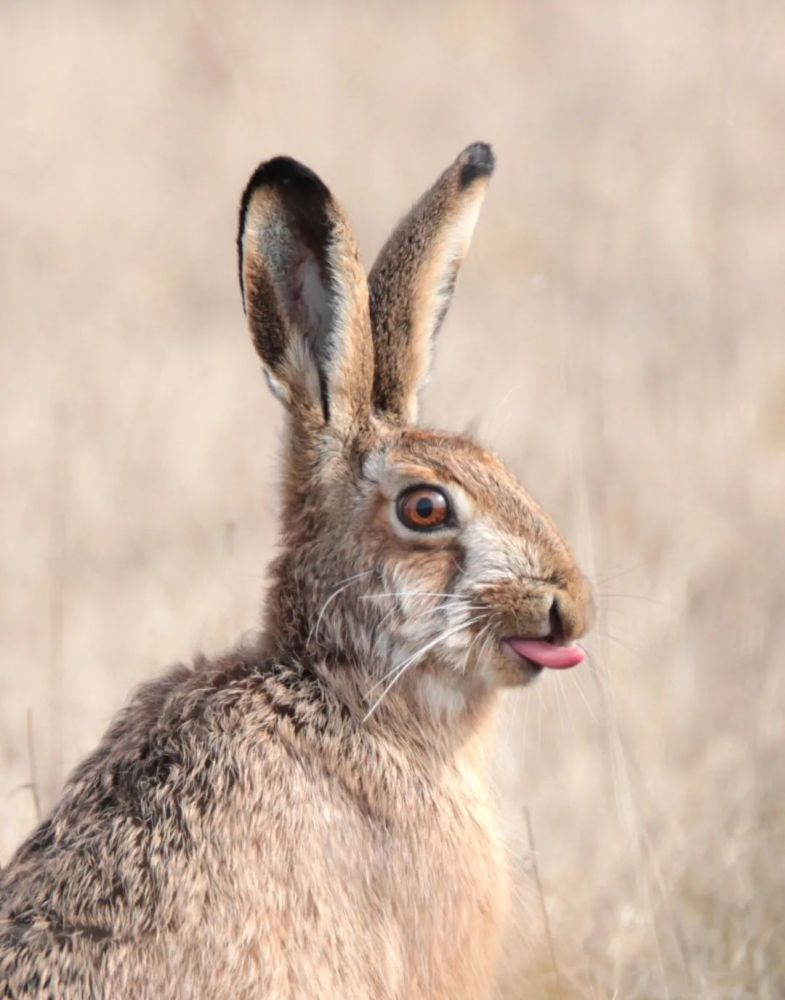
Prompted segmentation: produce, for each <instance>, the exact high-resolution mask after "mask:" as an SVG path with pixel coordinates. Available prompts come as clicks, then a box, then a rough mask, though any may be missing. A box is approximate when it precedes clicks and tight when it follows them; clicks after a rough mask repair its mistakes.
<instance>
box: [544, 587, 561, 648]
mask: <svg viewBox="0 0 785 1000" xmlns="http://www.w3.org/2000/svg"><path fill="white" fill-rule="evenodd" d="M548 621H549V623H550V626H551V630H550V632H549V633H548V638H549V639H550V640H551V641H552V642H564V620H563V619H562V613H561V607H560V606H559V598H558V596H556V597H554V598H553V600H552V601H551V607H550V610H549V611H548Z"/></svg>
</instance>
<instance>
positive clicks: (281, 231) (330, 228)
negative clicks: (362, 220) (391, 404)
mask: <svg viewBox="0 0 785 1000" xmlns="http://www.w3.org/2000/svg"><path fill="white" fill-rule="evenodd" d="M237 250H238V255H239V269H240V289H241V291H242V296H243V308H244V309H245V313H246V316H247V317H248V324H249V326H250V329H251V335H252V337H253V341H254V344H255V346H256V350H257V351H258V352H259V355H260V357H261V359H262V361H263V363H264V367H265V372H266V374H267V377H268V380H269V382H270V385H271V387H272V389H273V391H274V392H275V394H276V395H277V396H278V397H279V398H280V399H281V400H282V401H283V402H284V403H285V404H286V406H287V407H289V409H291V410H294V411H299V412H305V413H309V414H311V415H313V416H317V417H318V418H319V419H321V420H323V421H324V422H325V423H330V424H331V425H333V426H337V427H340V426H342V425H343V426H345V427H346V428H347V429H348V428H349V427H350V426H351V423H352V422H353V421H355V420H356V419H357V418H358V417H359V416H361V415H365V414H367V413H369V412H370V395H371V386H372V380H373V347H372V342H371V332H370V316H369V309H368V287H367V284H366V279H365V274H364V272H363V270H362V267H361V265H360V263H359V260H358V257H357V249H356V246H355V243H354V238H353V236H352V233H351V230H350V228H349V225H348V223H347V222H346V219H345V218H344V215H343V213H342V211H341V210H340V208H339V207H338V205H337V204H336V202H335V201H334V200H333V198H332V196H331V194H330V192H329V191H328V190H327V188H326V187H325V185H324V184H323V183H322V181H321V180H320V179H319V178H318V177H317V176H316V174H315V173H313V171H311V170H309V169H308V168H307V167H305V166H303V165H302V164H301V163H298V162H297V161H296V160H292V159H290V158H289V157H286V156H279V157H276V158H275V159H273V160H268V161H267V162H266V163H263V164H261V166H260V167H258V169H257V170H256V171H255V173H254V174H253V176H252V177H251V179H250V181H249V182H248V186H247V187H246V189H245V192H244V193H243V197H242V201H241V204H240V226H239V233H238V237H237Z"/></svg>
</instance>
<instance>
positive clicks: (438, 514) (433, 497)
mask: <svg viewBox="0 0 785 1000" xmlns="http://www.w3.org/2000/svg"><path fill="white" fill-rule="evenodd" d="M398 517H399V519H400V521H401V523H402V524H404V525H406V527H407V528H411V529H413V530H414V531H432V530H433V529H434V528H443V527H444V526H445V525H446V524H447V523H448V522H449V520H450V505H449V503H448V502H447V497H446V496H445V495H444V493H442V491H441V490H437V489H434V488H433V487H430V486H415V487H414V488H413V489H409V490H406V491H405V492H403V493H402V494H401V495H400V496H399V497H398Z"/></svg>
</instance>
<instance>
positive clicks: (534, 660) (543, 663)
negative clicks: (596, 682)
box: [505, 636, 584, 670]
mask: <svg viewBox="0 0 785 1000" xmlns="http://www.w3.org/2000/svg"><path fill="white" fill-rule="evenodd" d="M505 644H506V645H507V646H508V647H509V648H510V649H511V650H512V651H513V652H514V653H515V655H516V656H518V657H520V659H522V660H525V661H526V662H527V663H529V664H532V665H534V666H535V667H547V668H548V669H549V670H566V669H567V668H568V667H577V666H578V664H579V663H582V662H583V660H584V652H583V650H582V649H581V648H580V646H561V645H559V644H558V643H556V642H552V641H550V640H548V639H521V638H520V637H519V636H511V637H510V638H509V639H505Z"/></svg>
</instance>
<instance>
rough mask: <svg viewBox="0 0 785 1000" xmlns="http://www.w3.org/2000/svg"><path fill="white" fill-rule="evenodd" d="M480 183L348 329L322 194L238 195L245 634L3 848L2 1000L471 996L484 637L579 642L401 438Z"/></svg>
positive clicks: (354, 266)
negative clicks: (254, 539) (264, 570)
mask: <svg viewBox="0 0 785 1000" xmlns="http://www.w3.org/2000/svg"><path fill="white" fill-rule="evenodd" d="M492 167H493V159H492V156H491V154H490V150H489V149H488V147H484V146H482V145H481V144H475V146H472V147H469V149H468V150H466V151H464V153H463V154H461V156H460V157H459V158H458V160H456V162H455V164H453V166H452V167H451V168H449V169H448V171H446V172H445V174H443V175H442V177H441V178H440V179H439V181H437V185H436V186H435V188H434V189H432V191H431V192H430V193H429V195H428V196H426V198H425V199H424V200H421V202H420V203H418V205H417V206H415V209H414V210H413V212H412V213H411V214H410V215H409V216H408V217H407V218H406V219H404V221H403V222H402V223H401V226H399V228H398V230H397V231H396V236H395V238H394V239H393V241H392V243H391V244H389V245H388V248H387V249H386V250H385V251H384V252H383V256H382V259H381V261H380V262H378V263H377V265H376V267H375V269H374V273H375V274H377V275H379V274H382V275H386V278H385V280H384V282H382V283H381V284H374V280H373V278H372V280H371V285H372V289H375V290H372V295H373V296H375V305H374V315H375V318H374V320H373V321H372V320H371V316H370V313H369V307H368V294H367V290H366V286H365V282H364V278H361V277H358V267H359V264H358V262H357V257H356V251H355V249H354V244H353V241H352V238H351V234H350V232H349V231H348V228H347V224H346V221H345V219H344V217H343V215H342V213H341V212H340V210H339V209H338V207H337V206H336V205H335V203H334V202H333V200H332V197H331V196H330V194H329V192H328V191H327V189H326V188H325V187H324V185H322V184H321V182H320V181H319V180H318V178H315V176H314V175H312V174H311V173H310V171H307V170H306V169H305V168H303V167H301V166H300V165H299V164H295V163H294V162H293V161H288V160H283V159H279V160H276V161H271V163H270V164H266V165H263V166H262V167H261V168H260V169H259V170H258V171H257V172H256V174H255V175H254V178H253V179H252V183H251V185H250V186H249V189H248V191H247V192H246V196H245V197H244V199H243V210H242V213H241V232H240V240H239V244H240V253H241V258H240V266H241V274H242V276H243V292H244V304H245V307H246V311H247V314H248V317H249V323H250V325H251V330H252V334H253V338H254V342H255V344H256V346H257V349H258V351H259V354H260V356H261V358H262V361H263V363H264V365H265V369H266V371H267V372H268V375H269V376H270V378H271V380H272V382H273V385H274V386H275V390H276V394H277V395H278V397H279V398H280V399H281V400H282V401H283V402H284V404H285V405H286V407H287V411H288V417H287V425H286V432H285V434H286V438H285V448H284V477H283V503H282V535H281V551H280V555H279V557H278V559H277V560H276V562H275V563H274V565H273V567H272V569H271V583H270V590H269V595H268V600H267V605H266V609H265V624H264V630H263V632H262V634H261V635H260V636H259V638H258V639H257V640H255V641H254V642H253V643H251V644H250V645H248V646H246V647H244V648H239V649H237V650H235V651H234V652H232V653H230V654H229V655H227V656H226V657H223V658H221V659H218V660H216V661H214V662H208V661H205V660H198V661H197V662H196V663H195V664H194V665H193V667H190V668H187V667H177V668H176V669H174V670H173V671H171V672H170V673H169V674H168V675H166V676H165V677H164V678H163V679H161V680H158V681H154V682H152V683H149V684H147V685H145V686H144V687H143V688H141V690H140V691H139V692H138V693H137V694H136V696H135V698H134V699H133V701H132V702H131V703H130V705H129V706H128V707H127V708H126V709H125V710H124V711H123V712H122V713H121V714H120V715H119V716H118V718H117V719H116V720H115V722H114V723H113V724H112V726H111V727H110V729H109V731H108V732H107V734H106V736H105V737H104V740H103V741H102V743H101V745H100V746H99V747H98V749H97V750H96V751H95V752H94V753H93V754H92V755H91V756H90V757H89V758H88V759H87V760H86V761H84V762H83V763H82V764H81V765H80V767H79V768H78V769H77V770H76V772H75V773H74V774H73V775H72V776H71V778H70V779H69V781H68V784H67V786H66V789H65V792H64V794H63V797H62V799H61V800H60V802H59V803H58V804H57V806H56V807H55V809H54V811H53V813H52V815H51V816H50V817H49V818H48V819H47V820H46V821H45V822H44V823H43V824H42V825H41V826H40V827H39V829H38V830H36V831H35V832H34V833H33V835H32V836H31V837H30V838H29V839H28V840H27V841H26V842H25V843H24V844H23V845H22V846H21V848H20V849H19V851H18V852H17V854H16V856H15V857H14V858H13V860H12V861H11V863H10V865H9V866H8V868H7V869H6V871H5V872H4V873H3V874H2V884H1V888H2V897H1V898H2V902H1V903H0V918H2V921H3V922H2V924H0V983H5V984H6V985H7V989H8V992H9V993H10V995H11V996H14V997H34V996H41V995H43V996H54V997H58V998H62V1000H75V998H87V997H141V998H146V997H150V998H153V997H155V998H159V997H205V998H207V997H220V998H232V1000H241V998H246V997H247V998H250V997H267V998H284V1000H285V998H292V1000H295V998H297V1000H304V998H311V997H329V998H336V1000H337V998H358V1000H360V998H374V1000H409V998H415V997H417V998H425V1000H437V998H439V1000H460V998H465V1000H469V998H471V1000H477V998H483V997H490V996H492V995H493V990H494V974H495V969H496V962H497V955H498V950H499V939H500V935H501V933H502V929H503V926H504V917H505V912H506V892H505V886H506V881H507V880H506V876H505V869H504V863H503V853H504V852H503V849H502V847H501V844H500V841H499V838H498V836H497V834H496V830H495V820H494V812H493V808H492V805H491V802H490V797H489V793H488V789H487V783H486V777H485V767H486V757H487V752H488V735H489V730H490V727H491V722H492V716H493V711H492V710H493V707H494V704H495V702H496V699H497V696H498V692H499V690H500V689H501V688H503V687H505V686H507V685H510V684H523V683H526V682H528V681H529V680H530V679H531V677H532V672H533V668H532V667H530V666H527V664H526V663H525V662H524V661H521V660H519V659H517V658H515V657H514V656H513V655H511V654H510V653H509V651H508V650H507V648H506V646H505V644H504V640H505V638H506V637H508V636H510V635H518V636H526V637H531V638H533V637H540V636H546V635H548V634H549V632H550V630H551V627H552V622H551V605H552V601H553V599H554V597H558V599H559V603H560V629H561V632H562V634H561V635H560V639H561V641H565V642H569V641H572V640H574V639H577V638H579V637H580V636H581V635H582V634H583V632H584V631H585V629H586V628H587V626H588V624H589V619H590V617H591V599H590V595H589V590H588V587H587V585H586V583H585V581H584V578H583V577H582V575H581V574H580V572H579V570H578V569H577V567H576V565H575V563H574V560H573V557H572V555H571V553H570V551H569V549H568V547H567V546H566V544H565V543H564V541H563V540H562V539H561V537H560V536H559V534H558V532H557V531H556V529H555V527H554V525H553V524H552V522H551V521H550V520H549V519H548V518H547V517H546V516H545V514H544V513H543V512H542V511H541V510H540V509H539V508H538V507H537V505H536V504H535V503H534V502H533V501H532V500H531V499H530V498H529V496H528V495H527V494H526V493H525V492H524V491H523V489H522V488H521V487H520V486H519V485H518V484H517V482H516V481H515V480H514V478H513V477H512V476H511V475H510V474H509V473H508V472H507V471H506V469H505V468H504V466H503V465H502V464H501V462H500V461H499V460H498V459H497V458H495V457H494V456H493V455H492V454H490V453H489V452H487V451H485V450H484V449H483V448H481V447H480V446H479V445H477V444H476V443H474V442H473V441H471V440H468V439H466V438H463V437H459V436H454V435H449V434H437V433H433V432H428V431H424V430H419V429H416V428H414V427H412V426H409V425H407V424H406V423H405V419H404V417H405V416H406V414H411V413H413V412H415V410H416V395H417V392H418V390H419V387H420V383H421V381H422V378H423V377H424V374H425V365H424V364H423V357H424V353H423V352H424V351H426V350H427V351H429V350H430V346H429V345H427V344H425V343H424V340H423V337H424V336H425V332H428V331H429V332H428V336H431V335H432V334H433V333H434V332H435V331H436V329H438V326H439V322H440V320H441V318H442V316H443V312H444V309H445V307H446V301H447V297H448V294H449V290H451V288H452V284H453V282H454V278H455V270H456V268H457V263H458V261H459V256H460V255H461V254H462V253H463V251H464V250H465V247H466V244H467V243H468V235H469V234H470V230H471V227H472V226H473V224H474V221H475V219H476V212H477V207H478V198H479V197H480V195H479V193H478V190H479V189H477V188H476V187H475V185H482V190H483V191H484V187H485V184H486V182H487V178H488V176H489V175H490V172H491V170H492ZM423 205H425V206H426V208H427V212H425V214H423ZM467 213H468V214H467ZM467 219H468V221H467ZM249 220H250V222H249ZM249 225H250V226H251V229H248V226H249ZM423 225H426V232H425V233H423V232H421V229H422V227H423ZM406 247H408V248H409V251H408V252H409V253H410V254H411V255H412V259H409V260H407V259H406V258H405V253H406ZM445 248H446V249H445ZM459 251H460V253H459ZM384 254H391V255H392V256H391V257H389V258H388V257H385V256H384ZM402 255H403V256H402ZM303 268H305V271H306V272H307V280H306V279H305V278H303V276H302V275H303ZM396 268H400V269H401V274H402V275H403V276H404V277H405V280H403V278H402V279H401V280H400V281H398V280H396V279H395V275H396V273H397V271H396ZM385 296H388V298H385ZM407 296H410V297H412V296H413V297H414V299H413V301H414V300H416V308H415V306H414V305H412V307H411V309H412V310H413V311H412V312H411V313H410V314H407ZM423 303H425V304H426V305H423ZM428 303H430V305H427V304H428ZM386 310H389V312H386ZM423 310H425V312H423ZM428 310H430V313H429V312H428ZM434 311H435V312H434ZM393 316H394V317H397V319H396V320H395V322H393V320H392V319H391V317H393ZM407 317H408V318H407ZM412 324H414V326H412ZM415 326H416V330H415V328H414V327H415ZM379 330H383V331H384V335H383V337H382V338H381V340H377V334H378V331H379ZM372 338H373V339H372ZM372 354H373V366H375V374H374V371H373V370H372V368H373V366H372V365H371V362H370V358H371V355H372ZM385 366H387V367H385ZM374 385H376V389H374V388H373V387H374ZM379 393H381V395H379ZM415 484H433V485H435V486H438V487H439V488H440V489H442V490H444V491H445V492H446V493H447V495H448V496H449V498H450V503H451V507H452V515H453V516H452V520H451V521H450V523H449V524H448V525H447V526H445V527H444V528H443V529H440V530H438V531H434V532H431V533H427V534H423V533H417V532H413V531H411V530H410V529H408V528H406V527H405V526H404V525H403V524H402V523H401V522H400V520H399V519H398V517H397V513H396V499H397V497H398V495H399V493H400V491H401V490H402V489H404V488H406V487H407V486H411V485H415Z"/></svg>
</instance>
